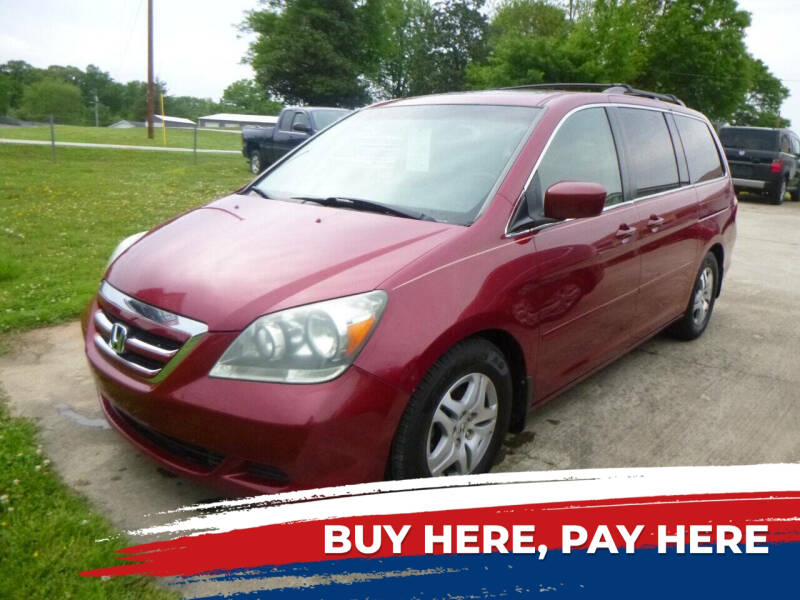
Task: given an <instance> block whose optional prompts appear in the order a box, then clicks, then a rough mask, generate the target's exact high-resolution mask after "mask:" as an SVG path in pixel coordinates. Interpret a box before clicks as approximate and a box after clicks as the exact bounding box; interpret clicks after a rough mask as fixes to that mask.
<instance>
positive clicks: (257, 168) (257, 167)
mask: <svg viewBox="0 0 800 600" xmlns="http://www.w3.org/2000/svg"><path fill="white" fill-rule="evenodd" d="M262 168H263V167H262V164H261V154H259V153H258V151H255V150H254V151H253V152H251V153H250V172H251V173H252V174H253V175H258V174H259V173H261V169H262Z"/></svg>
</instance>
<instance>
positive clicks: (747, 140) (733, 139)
mask: <svg viewBox="0 0 800 600" xmlns="http://www.w3.org/2000/svg"><path fill="white" fill-rule="evenodd" d="M719 140H720V141H721V142H722V145H723V146H724V147H725V148H744V149H747V150H767V151H775V150H777V149H778V132H777V131H775V130H773V129H735V128H730V127H724V128H722V129H721V130H720V132H719Z"/></svg>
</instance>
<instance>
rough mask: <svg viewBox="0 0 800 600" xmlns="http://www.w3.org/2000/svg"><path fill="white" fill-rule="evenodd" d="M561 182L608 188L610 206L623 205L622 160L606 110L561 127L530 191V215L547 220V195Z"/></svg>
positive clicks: (587, 113) (581, 115) (580, 115)
mask: <svg viewBox="0 0 800 600" xmlns="http://www.w3.org/2000/svg"><path fill="white" fill-rule="evenodd" d="M559 181H585V182H589V183H599V184H601V185H603V186H605V188H606V191H607V192H608V196H607V197H606V206H613V205H614V204H619V203H620V202H622V181H621V179H620V174H619V160H618V158H617V148H616V145H615V144H614V137H613V135H612V134H611V126H610V125H609V122H608V116H607V115H606V111H605V109H604V108H587V109H584V110H581V111H578V112H577V113H575V114H573V115H572V116H571V117H569V118H568V119H567V120H566V121H565V122H564V123H563V124H562V125H561V127H560V129H559V130H558V132H557V133H556V135H555V137H554V138H553V140H552V141H551V142H550V147H549V148H548V149H547V152H546V154H545V155H544V158H543V159H542V161H541V163H540V164H539V168H538V169H537V170H536V175H535V176H534V178H533V180H532V181H531V185H530V188H529V189H528V193H527V199H528V214H529V215H530V216H531V217H532V218H537V217H542V216H543V205H544V194H545V192H546V191H547V189H548V188H549V187H550V186H552V185H553V184H554V183H558V182H559Z"/></svg>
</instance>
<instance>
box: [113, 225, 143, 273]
mask: <svg viewBox="0 0 800 600" xmlns="http://www.w3.org/2000/svg"><path fill="white" fill-rule="evenodd" d="M145 234H147V232H146V231H140V232H139V233H134V234H133V235H129V236H128V237H126V238H125V239H124V240H122V241H121V242H120V243H119V244H117V247H116V248H114V251H113V252H112V253H111V257H110V258H109V259H108V262H107V263H106V269H107V268H108V267H110V266H111V263H113V262H114V261H115V260H117V258H119V255H120V254H122V253H123V252H125V250H127V249H128V248H130V247H131V246H133V245H134V244H135V243H136V242H138V241H139V240H140V239H142V238H143V237H144V236H145Z"/></svg>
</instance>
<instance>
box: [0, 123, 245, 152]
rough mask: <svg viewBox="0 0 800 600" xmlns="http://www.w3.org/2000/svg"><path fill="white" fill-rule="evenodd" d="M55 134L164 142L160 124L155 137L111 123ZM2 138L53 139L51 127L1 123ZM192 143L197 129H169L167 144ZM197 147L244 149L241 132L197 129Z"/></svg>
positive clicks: (61, 128)
mask: <svg viewBox="0 0 800 600" xmlns="http://www.w3.org/2000/svg"><path fill="white" fill-rule="evenodd" d="M55 135H56V141H57V142H88V143H91V144H124V145H126V146H159V147H160V146H162V145H163V139H162V132H161V129H158V128H156V129H155V131H154V132H153V139H152V140H151V139H149V138H148V137H147V130H146V129H144V128H136V129H109V128H108V127H78V126H75V125H56V126H55ZM0 138H9V139H15V140H47V141H50V127H48V126H43V127H0ZM193 145H194V131H192V130H186V129H167V147H168V148H192V147H193ZM197 147H198V148H202V149H212V150H241V149H242V136H241V135H240V134H239V133H230V132H223V131H214V130H208V129H198V130H197Z"/></svg>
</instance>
